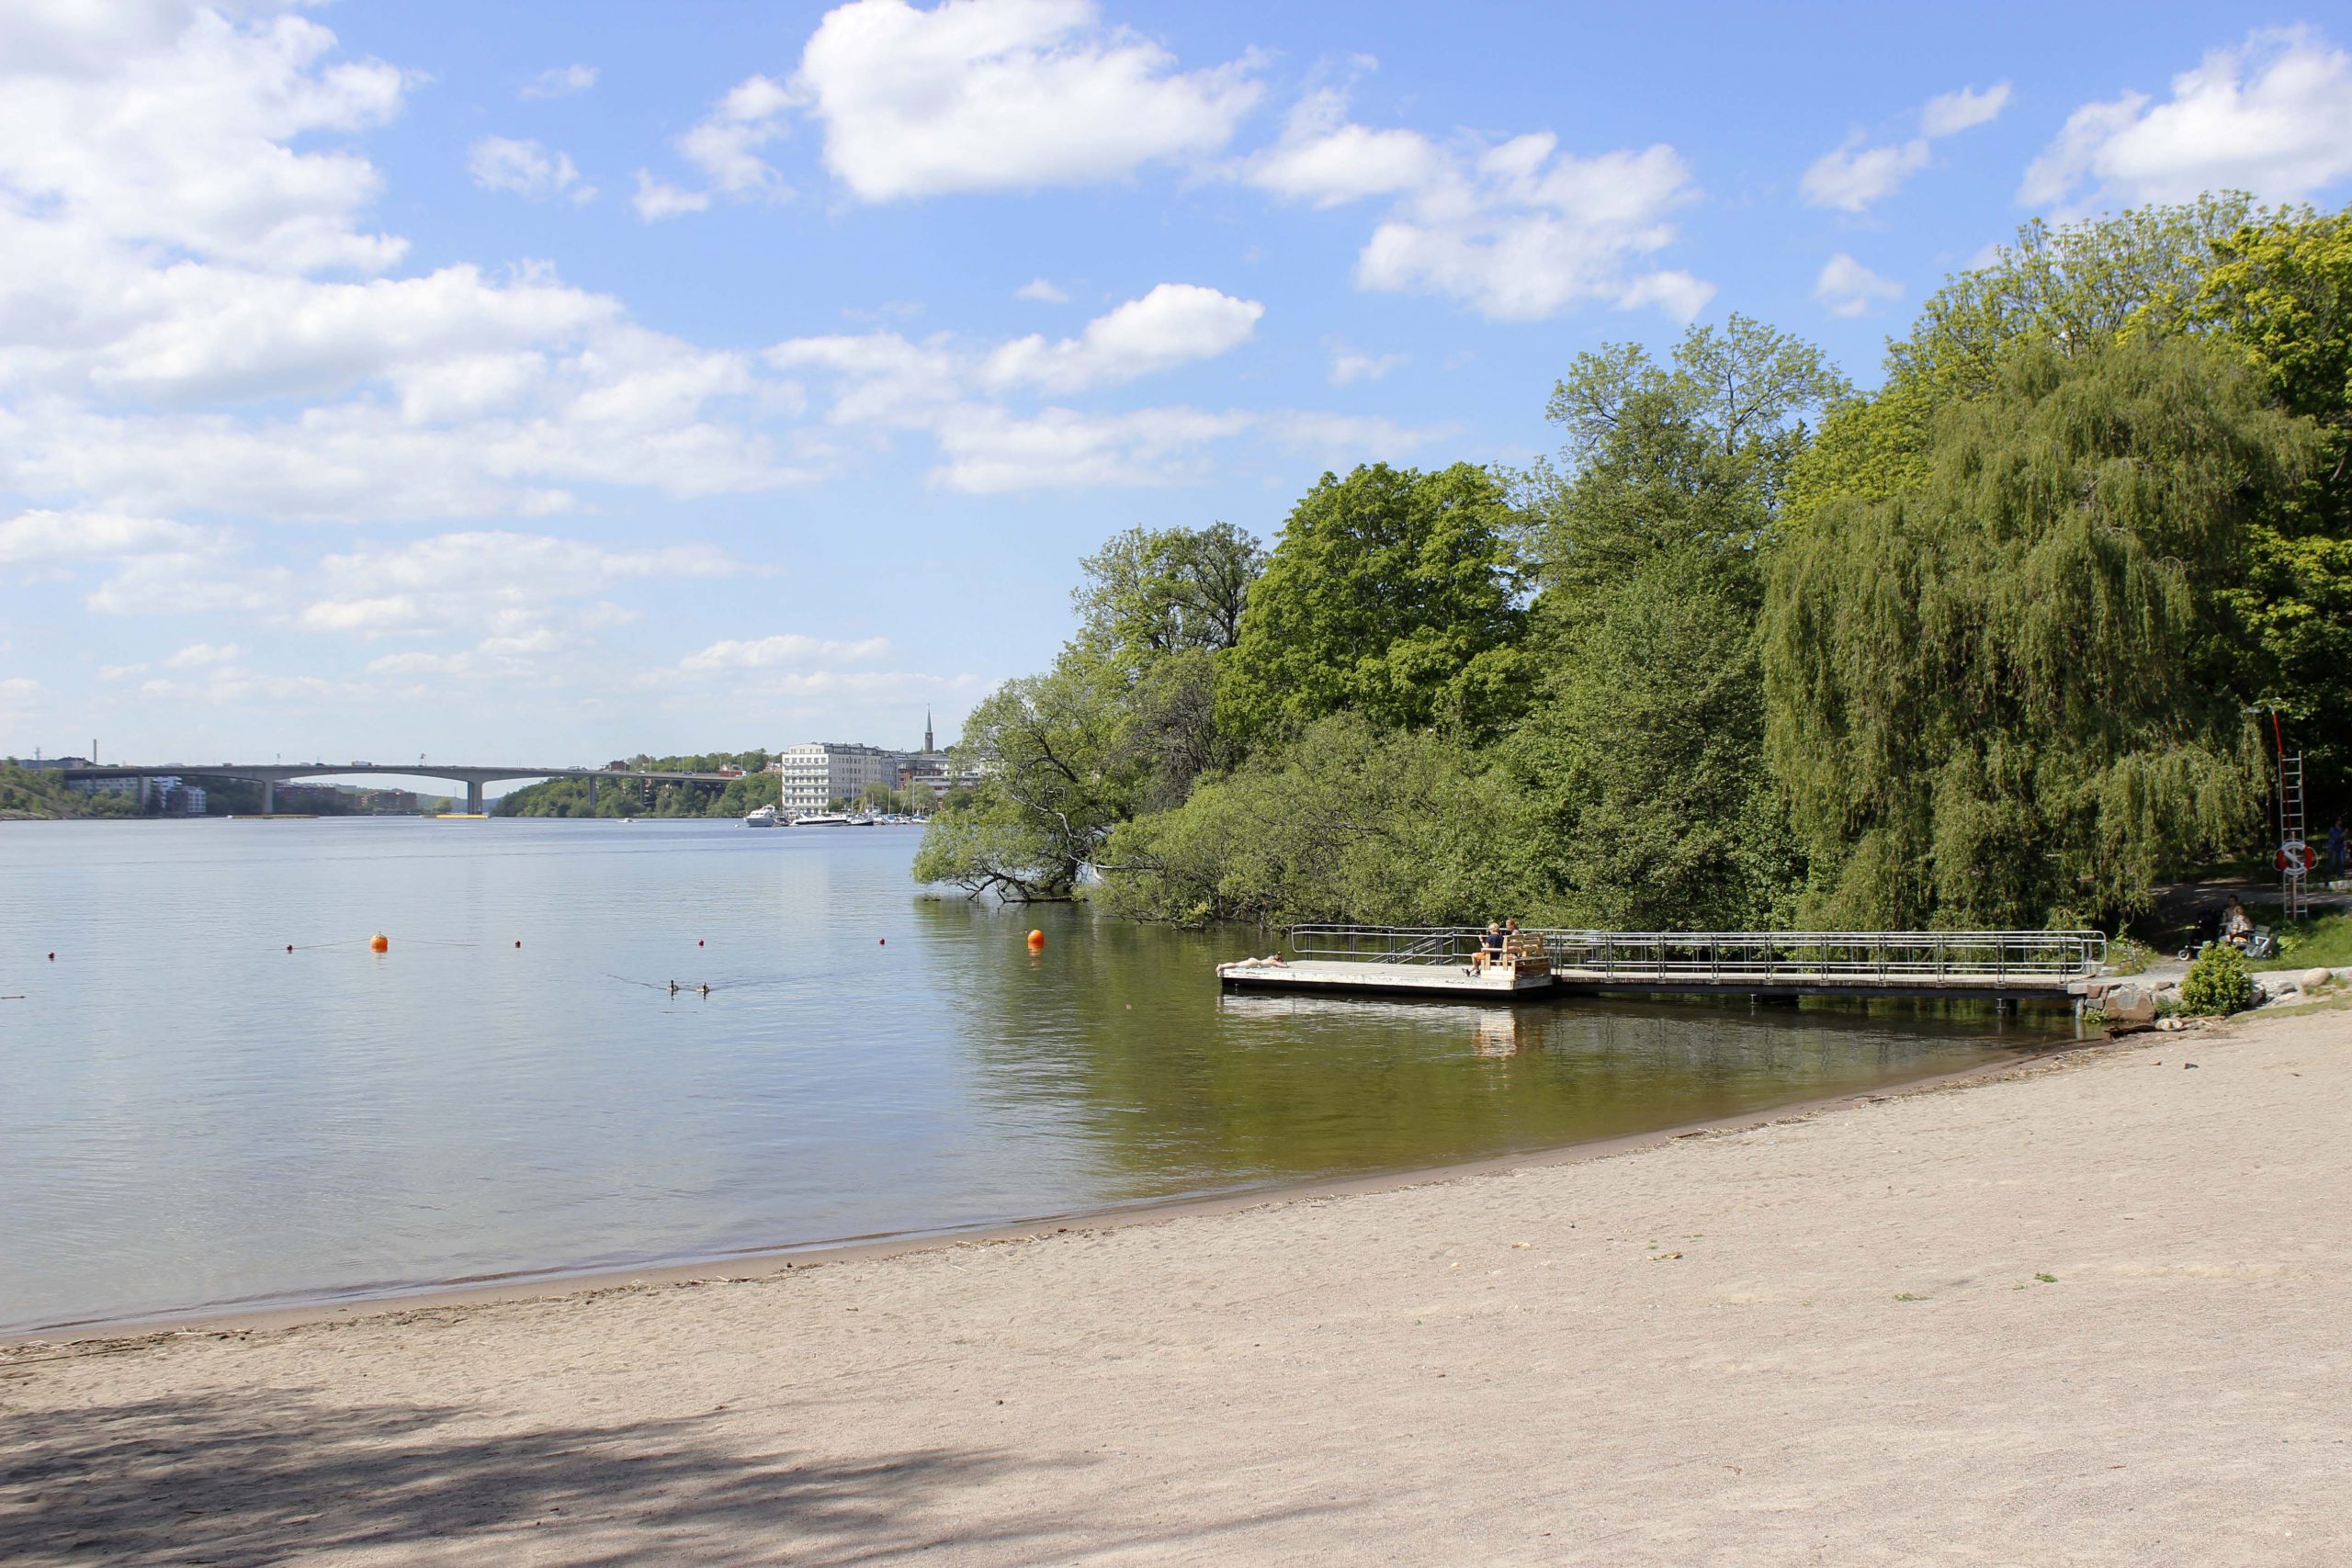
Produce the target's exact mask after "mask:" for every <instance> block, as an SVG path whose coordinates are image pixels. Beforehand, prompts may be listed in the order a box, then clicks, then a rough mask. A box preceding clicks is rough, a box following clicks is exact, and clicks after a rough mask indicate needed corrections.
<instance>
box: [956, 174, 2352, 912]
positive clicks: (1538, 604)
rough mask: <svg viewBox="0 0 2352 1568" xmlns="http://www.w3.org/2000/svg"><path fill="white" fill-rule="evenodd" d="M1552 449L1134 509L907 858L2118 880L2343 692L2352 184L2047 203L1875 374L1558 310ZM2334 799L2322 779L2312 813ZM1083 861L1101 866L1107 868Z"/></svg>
mask: <svg viewBox="0 0 2352 1568" xmlns="http://www.w3.org/2000/svg"><path fill="white" fill-rule="evenodd" d="M1547 412H1548V413H1549V416H1550V418H1551V420H1552V422H1553V423H1555V425H1556V426H1557V427H1558V429H1559V430H1560V432H1561V437H1562V443H1563V445H1562V448H1561V451H1560V453H1559V456H1558V457H1557V459H1556V460H1555V461H1551V462H1542V463H1538V464H1537V465H1535V466H1534V467H1533V468H1530V469H1527V470H1523V471H1507V470H1501V469H1496V468H1475V467H1472V466H1470V465H1467V464H1456V465H1454V466H1453V467H1451V468H1441V469H1437V470H1434V471H1423V470H1415V469H1406V468H1390V467H1387V466H1385V465H1374V466H1371V467H1367V468H1358V469H1357V470H1356V471H1354V472H1353V473H1351V474H1349V475H1348V476H1346V477H1345V478H1340V477H1337V476H1334V475H1329V474H1327V475H1325V476H1324V478H1323V479H1322V480H1321V481H1320V482H1319V483H1317V485H1316V486H1315V488H1314V489H1313V490H1312V491H1309V492H1308V493H1307V494H1306V497H1304V498H1303V499H1302V500H1301V501H1300V502H1298V504H1297V505H1296V507H1295V508H1294V509H1293V510H1292V512H1291V513H1290V515H1289V517H1288V519H1287V521H1286V523H1285V524H1284V525H1283V530H1282V533H1281V535H1280V537H1279V539H1278V541H1277V542H1276V544H1275V545H1274V547H1273V549H1272V552H1271V554H1267V553H1264V552H1262V551H1261V549H1260V547H1259V546H1258V545H1257V543H1256V541H1255V540H1253V539H1252V538H1251V537H1250V536H1248V535H1246V534H1244V533H1243V532H1241V531H1240V530H1238V529H1235V528H1232V527H1228V526H1227V525H1223V524H1218V525H1212V526H1209V527H1206V528H1202V529H1197V530H1193V529H1182V528H1178V529H1168V530H1159V531H1146V530H1142V529H1133V530H1130V531H1128V532H1127V533H1125V534H1122V535H1119V536H1115V537H1114V538H1113V539H1112V540H1111V542H1110V543H1109V544H1108V545H1106V546H1105V547H1104V548H1103V550H1102V551H1101V552H1100V553H1098V554H1096V555H1095V556H1092V557H1091V558H1088V559H1087V560H1086V561H1084V562H1083V563H1081V572H1082V581H1081V585H1080V588H1079V589H1078V590H1077V592H1076V594H1075V598H1076V603H1077V607H1078V611H1079V615H1080V630H1079V632H1078V635H1077V636H1076V637H1074V638H1073V639H1072V640H1071V641H1070V642H1069V644H1068V645H1067V646H1066V647H1065V648H1064V649H1063V650H1062V653H1061V655H1060V657H1059V658H1057V660H1055V663H1054V666H1053V668H1052V669H1050V670H1048V671H1046V672H1044V673H1042V674H1038V675H1033V676H1029V677H1026V678H1024V679H1021V680H1017V681H1013V682H1009V683H1008V684H1006V685H1005V686H1003V687H1002V688H1001V689H1000V690H998V691H997V692H996V693H995V694H993V695H992V696H990V697H989V699H988V700H987V701H986V702H985V703H983V704H982V705H980V707H979V708H978V711H977V712H975V713H974V715H973V716H972V717H971V718H970V720H969V721H968V722H967V725H966V727H965V730H964V744H963V746H962V747H961V748H960V749H959V750H961V751H962V752H963V753H965V761H967V764H982V765H985V767H986V768H987V769H988V770H989V771H988V773H987V775H986V777H985V779H984V781H983V783H982V785H981V787H980V788H979V789H978V791H977V792H975V794H974V795H972V796H971V797H970V798H969V799H968V800H966V801H964V802H962V803H961V804H958V805H956V806H954V807H952V808H951V809H949V810H946V811H944V812H943V813H942V814H941V815H940V816H939V817H937V818H935V819H934V820H933V825H932V828H931V830H930V833H929V835H928V837H927V838H926V840H925V841H924V844H923V848H922V852H921V853H920V855H919V857H918V859H917V862H916V866H915V872H916V874H917V875H918V876H919V877H922V878H923V879H925V880H938V881H948V882H954V883H957V884H960V885H962V886H967V887H970V888H973V889H975V890H992V891H995V892H998V893H1001V894H1003V895H1005V896H1007V897H1018V898H1056V897H1069V895H1070V894H1071V893H1072V892H1073V890H1074V889H1076V888H1078V887H1079V886H1080V884H1081V881H1082V878H1081V872H1082V869H1083V868H1086V867H1090V866H1091V867H1093V868H1096V869H1098V870H1099V871H1100V872H1101V873H1102V874H1103V879H1102V881H1101V882H1100V883H1099V884H1092V885H1091V886H1092V891H1091V896H1093V897H1101V898H1103V899H1104V900H1106V901H1107V902H1108V903H1109V904H1110V906H1111V907H1113V908H1116V909H1118V910H1121V911H1124V912H1126V913H1130V914H1133V915H1136V916H1140V917H1146V918H1151V919H1177V920H1201V919H1216V918H1241V919H1265V920H1275V921H1286V920H1298V919H1361V920H1373V921H1391V922H1398V923H1415V924H1418V923H1438V922H1453V921H1459V920H1464V919H1485V918H1487V917H1488V916H1490V915H1495V914H1499V913H1505V912H1508V913H1514V914H1517V915H1519V916H1521V918H1522V919H1532V920H1538V921H1544V922H1551V923H1562V924H1577V925H1596V926H1611V927H1621V928H1635V929H1644V928H1710V927H1713V928H1743V927H1759V926H1773V925H1779V926H1789V925H1804V926H1811V927H1829V928H1907V927H1929V926H1940V927H1947V928H1951V927H2018V926H2040V925H2043V924H2045V923H2047V924H2053V925H2074V924H2088V923H2106V922H2109V921H2113V920H2116V919H2119V918H2120V917H2128V916H2130V915H2131V914H2133V913H2135V912H2137V911H2140V910H2143V909H2145V908H2148V907H2149V905H2150V903H2151V901H2152V898H2153V895H2154V887H2155V886H2156V885H2157V884H2158V882H2159V881H2161V880H2162V879H2164V878H2165V877H2166V876H2167V875H2169V874H2174V873H2177V871H2179V870H2181V869H2183V868H2185V867H2188V866H2190V865H2192V864H2195V863H2199V862H2204V861H2208V860H2211V859H2212V858H2214V857H2218V856H2224V855H2229V854H2233V853H2240V852H2246V851H2247V850H2249V849H2251V848H2253V847H2255V846H2256V845H2257V844H2258V842H2259V841H2260V840H2261V838H2262V836H2263V833H2264V804H2265V800H2266V797H2267V790H2268V788H2269V778H2270V771H2269V756H2270V753H2269V748H2270V744H2271V740H2270V737H2271V733H2272V730H2271V726H2272V722H2273V718H2272V716H2274V715H2275V716H2276V717H2277V721H2278V723H2279V724H2281V725H2283V727H2284V731H2285V734H2286V735H2287V737H2288V739H2289V743H2290V747H2299V748H2300V749H2301V750H2302V751H2303V752H2304V753H2305V755H2306V757H2307V759H2308V761H2309V768H2310V778H2311V786H2312V801H2313V803H2314V805H2315V806H2318V807H2324V809H2325V813H2328V814H2332V812H2333V811H2334V809H2335V807H2337V806H2338V805H2340V804H2341V802H2342V798H2343V794H2344V786H2345V784H2346V761H2347V754H2346V749H2345V748H2346V739H2345V738H2346V735H2347V725H2352V475H2347V460H2348V459H2352V211H2347V212H2337V213H2333V214H2325V215H2323V214H2318V213H2314V212H2312V211H2311V210H2310V209H2291V210H2290V209H2279V210H2264V209H2256V208H2255V207H2254V206H2252V205H2251V203H2250V202H2249V201H2248V200H2247V199H2246V198H2244V197H2214V198H2207V199H2204V200H2200V201H2199V202H2197V203H2195V204H2193V205H2188V206H2181V207H2156V208H2150V209H2143V210H2140V211H2135V212H2131V213H2127V214H2124V215H2123V216H2121V217H2119V218H2112V219H2108V220H2100V221H2097V222H2091V223H2085V224H2081V225H2078V226H2073V227H2064V228H2055V229H2053V228H2050V227H2046V226H2044V225H2042V224H2041V223H2039V222H2036V223H2034V224H2030V225H2029V226H2028V227H2026V228H2025V229H2023V230H2022V231H2019V234H2018V242H2017V243H2016V244H2015V245H2014V246H2010V247H2007V248H2004V249H2003V250H2001V251H2000V252H1998V253H1997V254H1996V259H1995V260H1993V261H1992V262H1991V263H1990V264H1989V265H1985V266H1983V267H1979V268H1976V269H1973V270H1971V271H1967V272H1963V273H1961V274H1959V275H1957V276H1953V277H1951V278H1950V279H1949V280H1948V281H1947V283H1946V285H1945V287H1944V288H1942V289H1941V290H1940V291H1939V293H1937V294H1936V295H1935V296H1934V297H1933V298H1932V299H1929V300H1928V302H1927V303H1926V305H1925V307H1924V308H1923V309H1922V310H1921V312H1920V315H1919V317H1918V319H1917V321H1916V322H1915V323H1914V324H1913V326H1912V328H1911V330H1910V333H1909V334H1908V335H1907V336H1905V337H1903V338H1900V339H1896V340H1894V341H1892V342H1890V344H1888V350H1887V355H1886V362H1885V378H1884V381H1883V385H1882V386H1881V387H1880V389H1878V390H1877V391H1875V392H1873V393H1870V394H1868V395H1862V394H1858V393H1857V392H1856V391H1855V390H1854V389H1853V388H1852V387H1851V386H1850V385H1849V383H1848V381H1847V380H1846V378H1844V377H1843V376H1842V375H1840V374H1839V373H1838V370H1837V369H1836V368H1835V367H1832V366H1831V365H1830V364H1828V363H1827V362H1826V359H1825V358H1824V356H1823V355H1821V353H1820V352H1819V351H1818V350H1817V349H1815V347H1814V346H1813V345H1811V344H1806V343H1804V342H1803V341H1801V340H1799V339H1797V338H1795V337H1793V336H1792V335H1790V334H1788V333H1781V332H1779V331H1776V330H1774V329H1772V328H1771V327H1769V326H1767V325H1764V324H1762V323H1759V322H1757V321H1750V320H1747V319H1746V318H1744V317H1740V316H1736V315H1735V316H1733V317H1732V318H1731V319H1730V320H1729V321H1727V322H1726V323H1725V324H1724V325H1723V326H1721V327H1719V328H1714V327H1710V328H1694V329H1692V330H1691V332H1690V333H1688V334H1687V335H1686V336H1685V337H1684V338H1683V340H1682V341H1681V343H1680V344H1679V345H1678V346H1677V347H1676V349H1675V350H1674V351H1673V353H1672V354H1671V355H1668V357H1667V358H1666V359H1665V360H1664V361H1663V362H1660V361H1658V360H1657V359H1654V358H1653V357H1652V356H1651V355H1649V354H1648V353H1647V352H1645V350H1643V349H1642V348H1639V347H1637V346H1634V345H1629V344H1618V345H1611V346H1608V347H1605V348H1603V349H1601V350H1600V351H1599V352H1597V353H1591V354H1585V355H1578V356H1577V359H1576V360H1575V362H1574V363H1573V364H1572V365H1570V366H1569V367H1567V372H1566V375H1565V376H1564V377H1563V378H1561V379H1560V381H1559V383H1558V385H1557V387H1556V388H1555V391H1554V393H1553V396H1552V399H1551V402H1550V405H1549V408H1548V411H1547ZM2323 819H2324V818H2323ZM1084 880H1088V881H1090V883H1091V879H1084Z"/></svg>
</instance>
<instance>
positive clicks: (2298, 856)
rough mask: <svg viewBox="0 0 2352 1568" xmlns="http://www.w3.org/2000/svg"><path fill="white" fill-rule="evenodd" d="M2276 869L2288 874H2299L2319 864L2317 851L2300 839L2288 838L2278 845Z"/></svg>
mask: <svg viewBox="0 0 2352 1568" xmlns="http://www.w3.org/2000/svg"><path fill="white" fill-rule="evenodd" d="M2318 864H2319V852H2318V851H2317V850H2315V849H2313V848H2312V847H2311V846H2310V845H2309V844H2307V843H2305V842H2303V841H2302V840H2301V839H2290V840H2287V841H2286V842H2285V843H2283V844H2281V845H2279V846H2278V869H2279V870H2280V871H2283V872H2285V873H2286V874H2288V875H2290V876H2301V875H2302V874H2303V873H2305V872H2307V871H2309V870H2311V869H2312V867H2314V866H2316V865H2318Z"/></svg>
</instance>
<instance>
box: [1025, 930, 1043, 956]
mask: <svg viewBox="0 0 2352 1568" xmlns="http://www.w3.org/2000/svg"><path fill="white" fill-rule="evenodd" d="M1045 946H1046V933H1045V932H1044V931H1031V932H1030V933H1029V951H1030V952H1032V953H1039V952H1043V951H1044V949H1045Z"/></svg>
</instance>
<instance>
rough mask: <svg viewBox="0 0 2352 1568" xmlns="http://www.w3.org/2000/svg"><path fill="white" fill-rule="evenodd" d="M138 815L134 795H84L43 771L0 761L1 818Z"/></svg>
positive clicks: (55, 776) (135, 796) (136, 800)
mask: <svg viewBox="0 0 2352 1568" xmlns="http://www.w3.org/2000/svg"><path fill="white" fill-rule="evenodd" d="M138 815H139V797H138V796H137V795H84V794H82V793H80V792H79V791H77V790H71V789H68V788H66V787H65V781H64V780H63V779H62V778H59V777H58V776H57V775H56V774H55V773H50V772H48V771H47V770H45V769H36V768H20V767H18V766H17V764H16V763H14V762H8V761H0V818H12V817H13V818H59V817H136V816H138Z"/></svg>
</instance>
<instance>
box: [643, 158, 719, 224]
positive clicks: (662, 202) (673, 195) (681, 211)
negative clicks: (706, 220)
mask: <svg viewBox="0 0 2352 1568" xmlns="http://www.w3.org/2000/svg"><path fill="white" fill-rule="evenodd" d="M629 205H630V206H632V207H634V208H636V209H637V215H638V216H639V218H642V219H644V220H646V221H647V222H648V223H659V222H660V221H662V220H663V219H664V218H683V217H684V216H685V215H686V214H687V213H689V212H707V211H709V210H710V195H709V193H708V192H707V191H699V190H688V189H686V188H685V187H684V186H673V185H672V184H671V183H670V182H669V181H667V180H657V179H655V178H654V177H653V175H651V173H650V172H649V171H647V170H644V169H639V170H638V171H637V194H636V195H635V196H633V197H629Z"/></svg>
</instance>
